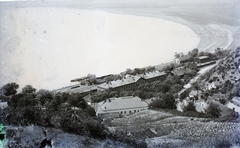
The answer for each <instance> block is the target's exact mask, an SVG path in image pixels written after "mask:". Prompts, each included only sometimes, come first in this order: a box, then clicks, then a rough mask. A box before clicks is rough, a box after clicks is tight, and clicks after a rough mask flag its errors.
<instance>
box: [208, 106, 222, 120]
mask: <svg viewBox="0 0 240 148" xmlns="http://www.w3.org/2000/svg"><path fill="white" fill-rule="evenodd" d="M206 113H207V114H209V115H211V116H212V117H213V118H218V117H220V115H221V109H220V108H219V106H218V105H217V104H213V103H212V102H211V103H210V105H209V106H208V108H207V109H206Z"/></svg>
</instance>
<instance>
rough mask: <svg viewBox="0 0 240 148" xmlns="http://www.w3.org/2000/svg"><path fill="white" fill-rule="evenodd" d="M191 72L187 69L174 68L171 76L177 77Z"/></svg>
mask: <svg viewBox="0 0 240 148" xmlns="http://www.w3.org/2000/svg"><path fill="white" fill-rule="evenodd" d="M189 72H191V70H190V69H189V68H183V67H182V68H176V69H174V70H173V71H172V73H173V74H175V75H178V76H182V75H184V74H185V73H189Z"/></svg>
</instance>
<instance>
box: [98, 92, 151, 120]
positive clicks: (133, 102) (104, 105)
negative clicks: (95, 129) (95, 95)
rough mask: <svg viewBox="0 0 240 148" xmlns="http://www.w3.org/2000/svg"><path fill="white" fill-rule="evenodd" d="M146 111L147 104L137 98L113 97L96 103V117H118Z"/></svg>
mask: <svg viewBox="0 0 240 148" xmlns="http://www.w3.org/2000/svg"><path fill="white" fill-rule="evenodd" d="M146 109H148V104H147V102H145V101H143V100H141V99H140V98H139V97H137V96H127V97H114V98H109V99H107V100H105V101H102V102H100V103H98V105H97V111H96V113H97V116H100V117H109V116H112V117H118V116H119V115H128V114H133V113H136V112H139V111H141V110H146Z"/></svg>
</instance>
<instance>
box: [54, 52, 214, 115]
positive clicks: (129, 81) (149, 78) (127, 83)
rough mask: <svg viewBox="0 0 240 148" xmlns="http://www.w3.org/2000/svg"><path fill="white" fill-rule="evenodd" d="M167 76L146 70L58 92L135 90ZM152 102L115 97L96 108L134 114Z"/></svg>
mask: <svg viewBox="0 0 240 148" xmlns="http://www.w3.org/2000/svg"><path fill="white" fill-rule="evenodd" d="M174 61H175V62H176V63H180V64H183V63H186V62H189V57H180V58H177V59H175V60H174ZM209 62H211V60H210V59H209V57H207V56H203V57H199V58H198V64H204V63H206V64H208V63H209ZM214 62H215V61H214ZM189 71H191V70H190V69H188V68H183V67H180V68H175V69H174V70H173V71H172V72H171V74H173V75H178V76H180V77H183V76H184V75H185V74H186V73H189ZM167 77H168V74H167V73H166V72H163V71H158V70H154V71H151V72H145V73H143V74H137V75H131V74H127V75H125V76H124V77H122V78H121V79H118V80H113V81H109V82H104V83H102V84H99V85H81V84H77V85H73V86H69V87H65V88H62V89H58V90H56V92H67V93H81V94H83V95H86V96H87V95H88V94H91V93H92V92H96V91H104V90H107V89H110V90H112V91H126V90H135V89H136V88H137V86H139V85H140V84H143V83H150V82H154V81H161V80H165V79H166V78H167ZM86 98H89V97H86ZM87 101H91V99H88V100H87ZM150 102H151V100H150V99H149V100H144V101H143V100H142V99H140V98H139V97H137V96H128V97H115V98H109V99H106V100H105V101H102V102H100V103H98V104H95V105H94V108H95V110H96V112H97V115H98V116H119V115H127V114H133V113H136V112H139V111H141V110H146V109H147V108H148V104H149V103H150ZM89 103H90V102H89Z"/></svg>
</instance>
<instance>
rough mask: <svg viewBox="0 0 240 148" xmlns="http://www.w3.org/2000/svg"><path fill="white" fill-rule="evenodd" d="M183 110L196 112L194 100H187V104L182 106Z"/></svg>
mask: <svg viewBox="0 0 240 148" xmlns="http://www.w3.org/2000/svg"><path fill="white" fill-rule="evenodd" d="M183 111H184V112H186V111H193V112H196V107H195V105H194V102H193V101H189V102H188V104H187V106H185V107H184V108H183Z"/></svg>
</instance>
